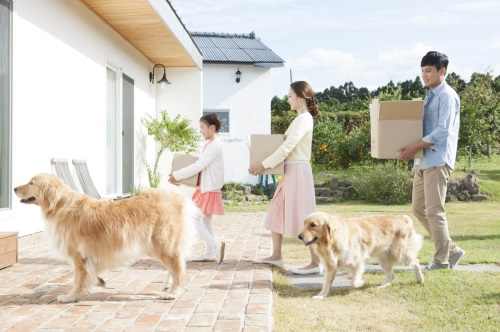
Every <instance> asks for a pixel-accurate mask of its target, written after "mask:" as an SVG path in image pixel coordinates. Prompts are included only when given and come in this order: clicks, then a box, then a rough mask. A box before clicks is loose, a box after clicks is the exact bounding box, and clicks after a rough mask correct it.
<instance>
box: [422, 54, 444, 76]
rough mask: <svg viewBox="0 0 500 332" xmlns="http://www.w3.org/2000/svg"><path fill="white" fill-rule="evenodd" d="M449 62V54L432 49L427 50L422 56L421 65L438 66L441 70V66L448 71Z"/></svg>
mask: <svg viewBox="0 0 500 332" xmlns="http://www.w3.org/2000/svg"><path fill="white" fill-rule="evenodd" d="M448 62H449V61H448V56H447V55H446V54H444V53H440V52H437V51H430V52H427V54H426V55H424V57H423V58H422V61H421V62H420V67H425V66H436V69H437V70H438V71H439V70H441V68H444V69H446V71H448Z"/></svg>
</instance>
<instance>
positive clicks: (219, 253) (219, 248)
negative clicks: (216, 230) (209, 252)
mask: <svg viewBox="0 0 500 332" xmlns="http://www.w3.org/2000/svg"><path fill="white" fill-rule="evenodd" d="M225 247H226V244H225V243H224V242H217V243H216V244H215V260H216V261H217V263H219V264H220V263H222V261H223V260H224V249H225Z"/></svg>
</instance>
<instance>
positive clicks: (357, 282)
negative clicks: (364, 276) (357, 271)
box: [352, 280, 365, 288]
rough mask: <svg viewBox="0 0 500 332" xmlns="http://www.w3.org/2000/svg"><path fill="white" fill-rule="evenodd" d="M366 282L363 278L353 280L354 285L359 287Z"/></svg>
mask: <svg viewBox="0 0 500 332" xmlns="http://www.w3.org/2000/svg"><path fill="white" fill-rule="evenodd" d="M364 284H365V282H364V281H363V280H357V281H353V282H352V287H353V288H359V287H361V286H363V285H364Z"/></svg>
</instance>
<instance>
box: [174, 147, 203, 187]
mask: <svg viewBox="0 0 500 332" xmlns="http://www.w3.org/2000/svg"><path fill="white" fill-rule="evenodd" d="M197 160H198V157H195V156H188V155H185V154H182V153H174V156H173V158H172V172H175V171H177V170H180V169H182V168H184V167H187V166H189V165H191V164H194V163H195V162H196V161H197ZM199 174H200V173H198V174H196V175H193V176H192V177H190V178H187V179H184V180H179V181H177V182H179V183H180V184H183V185H186V186H190V187H196V186H197V185H198V175H199Z"/></svg>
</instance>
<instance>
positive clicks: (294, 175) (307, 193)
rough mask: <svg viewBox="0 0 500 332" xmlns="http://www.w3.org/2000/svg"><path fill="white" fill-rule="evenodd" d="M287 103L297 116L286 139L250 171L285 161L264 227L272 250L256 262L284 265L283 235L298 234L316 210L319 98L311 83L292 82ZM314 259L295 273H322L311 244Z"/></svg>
mask: <svg viewBox="0 0 500 332" xmlns="http://www.w3.org/2000/svg"><path fill="white" fill-rule="evenodd" d="M288 103H289V104H290V108H291V109H292V110H295V111H297V113H298V115H297V117H296V118H295V119H294V120H293V121H292V123H291V124H290V126H289V127H288V129H287V130H286V132H285V137H286V139H285V142H284V143H283V144H282V145H281V146H280V147H279V148H278V149H277V150H276V151H275V152H274V153H273V154H272V155H271V156H270V157H268V158H267V159H265V160H264V161H262V162H261V163H256V164H254V165H252V166H251V167H250V168H249V169H248V172H249V173H250V174H252V175H258V174H260V173H262V172H263V171H264V170H265V169H266V168H274V167H275V166H276V165H278V164H279V163H281V162H282V161H283V160H284V161H285V174H284V175H283V178H282V179H281V181H280V183H279V185H278V187H277V188H276V192H275V193H274V197H273V200H272V201H271V204H270V206H269V210H268V212H267V215H266V220H265V227H266V228H267V229H269V230H271V239H272V242H273V250H272V254H271V256H269V257H266V258H257V259H256V260H255V262H256V263H263V264H270V265H276V266H280V267H281V266H282V265H283V260H282V255H281V244H282V240H283V235H285V236H297V235H298V234H299V233H300V231H301V230H302V228H303V226H304V219H305V218H306V217H307V216H308V215H309V214H311V213H313V212H315V211H316V196H315V193H314V180H313V175H312V169H311V165H310V163H309V161H310V159H311V150H312V134H313V117H314V116H316V115H317V114H318V102H317V100H316V97H315V96H314V91H313V90H312V88H311V86H310V85H309V84H308V83H307V82H304V81H298V82H294V83H292V84H290V90H289V92H288ZM309 252H310V254H311V263H310V264H308V265H306V266H304V267H301V268H297V269H293V270H292V272H293V273H296V274H312V273H319V272H321V270H320V264H319V263H320V262H319V258H318V256H316V254H315V253H314V251H313V250H312V248H311V247H309Z"/></svg>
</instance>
